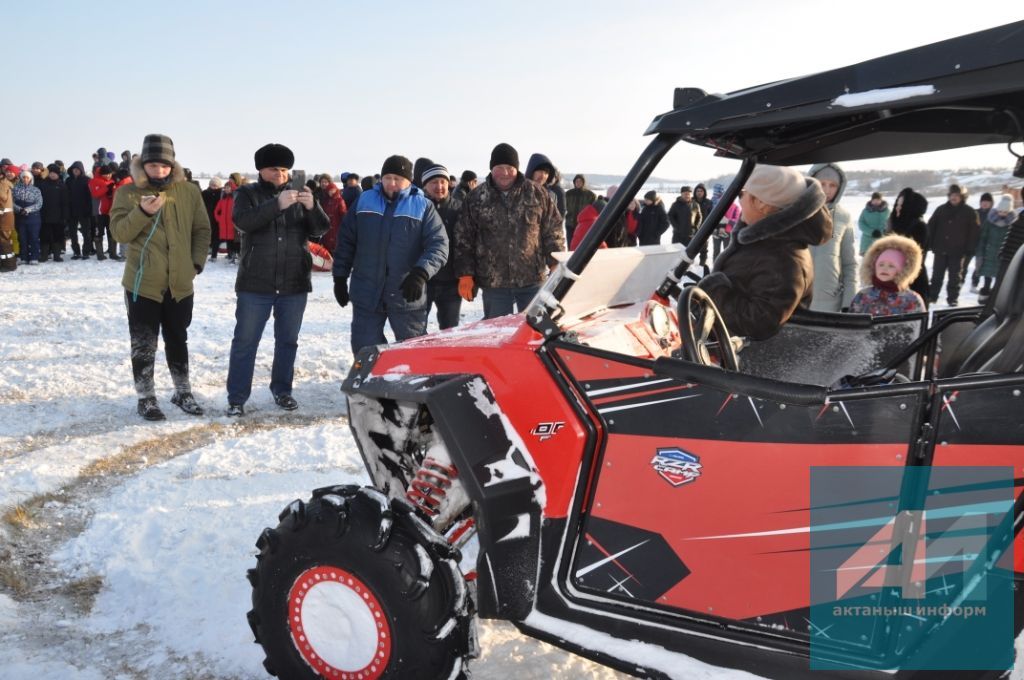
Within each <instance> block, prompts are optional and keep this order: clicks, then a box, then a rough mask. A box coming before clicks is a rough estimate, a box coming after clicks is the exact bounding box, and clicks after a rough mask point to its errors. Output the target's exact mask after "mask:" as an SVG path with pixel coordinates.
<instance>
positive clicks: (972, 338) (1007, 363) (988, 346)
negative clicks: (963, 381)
mask: <svg viewBox="0 0 1024 680" xmlns="http://www.w3.org/2000/svg"><path fill="white" fill-rule="evenodd" d="M1022 333H1024V248H1019V249H1018V250H1017V253H1016V254H1015V255H1014V256H1013V259H1012V260H1011V261H1010V265H1009V267H1007V269H1006V274H1005V275H1004V276H1003V281H1002V282H1001V283H1000V285H999V292H998V293H997V294H996V299H995V303H994V304H993V305H992V315H991V316H990V317H988V318H987V319H985V320H984V321H982V322H981V323H980V324H978V326H977V327H976V328H975V329H974V330H973V331H971V332H970V334H969V335H968V336H967V337H966V338H964V339H963V341H962V342H961V343H960V344H959V345H957V346H956V348H954V349H953V351H952V352H950V353H949V355H948V358H947V359H944V360H943V361H942V364H941V366H940V371H939V372H940V375H939V377H940V378H948V377H951V376H954V375H960V374H962V373H977V372H979V371H997V372H1000V373H1002V372H1012V371H1015V370H1017V367H1018V366H1019V363H1020V358H1019V357H1016V358H1015V357H1011V356H1010V355H1011V354H1014V355H1016V354H1020V353H1021V351H1022V348H1020V347H1016V346H1015V345H1017V344H1020V343H1016V342H1011V341H1010V339H1011V337H1014V338H1017V337H1020V335H1021V334H1022ZM1004 350H1006V351H1005V352H1004Z"/></svg>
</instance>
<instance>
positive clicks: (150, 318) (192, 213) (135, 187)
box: [110, 134, 210, 420]
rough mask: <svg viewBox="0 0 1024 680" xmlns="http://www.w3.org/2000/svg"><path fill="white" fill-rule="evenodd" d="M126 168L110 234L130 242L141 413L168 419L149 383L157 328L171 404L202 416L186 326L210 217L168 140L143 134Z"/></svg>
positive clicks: (129, 286)
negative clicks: (193, 383)
mask: <svg viewBox="0 0 1024 680" xmlns="http://www.w3.org/2000/svg"><path fill="white" fill-rule="evenodd" d="M131 173H132V179H133V180H134V184H125V185H124V186H122V187H120V188H119V189H117V191H116V192H115V193H114V204H113V207H112V208H111V209H110V231H111V233H112V234H113V236H114V238H115V239H116V240H117V241H118V242H119V243H124V244H127V246H128V249H127V257H126V260H125V267H124V276H123V277H122V278H121V285H122V286H124V290H125V293H124V294H125V304H126V306H127V309H128V332H129V335H130V336H131V348H132V349H131V356H132V374H133V375H134V378H135V390H136V392H137V393H138V396H139V404H138V412H139V415H140V416H142V417H143V418H145V419H146V420H163V419H164V418H165V416H164V414H163V412H162V411H161V410H160V407H159V405H157V401H156V388H155V386H154V384H153V364H154V362H155V359H156V347H157V334H158V333H162V334H163V338H164V354H165V355H166V357H167V368H168V369H169V370H170V373H171V379H172V380H173V382H174V395H173V396H172V397H171V403H172V404H175V405H176V406H178V407H180V408H181V410H183V411H185V412H186V413H188V414H191V415H202V413H203V409H202V407H200V406H199V404H197V403H196V400H195V398H194V397H193V396H192V386H191V383H190V382H189V369H188V326H189V324H190V323H191V322H192V300H193V296H192V293H193V289H192V282H193V280H194V279H195V277H196V275H197V274H199V273H200V272H202V270H203V265H204V263H205V262H206V251H207V248H209V245H210V220H209V217H208V216H207V214H206V208H205V206H204V205H203V199H202V195H201V194H200V193H199V189H198V188H197V187H196V186H195V185H194V184H192V183H190V182H188V181H187V180H186V179H185V172H184V170H183V169H182V167H181V165H180V164H179V163H178V162H177V161H176V160H175V158H174V143H173V142H172V141H171V138H170V137H167V136H166V135H158V134H151V135H146V138H145V139H144V140H143V142H142V153H141V154H140V155H139V157H138V158H136V159H134V160H132V163H131Z"/></svg>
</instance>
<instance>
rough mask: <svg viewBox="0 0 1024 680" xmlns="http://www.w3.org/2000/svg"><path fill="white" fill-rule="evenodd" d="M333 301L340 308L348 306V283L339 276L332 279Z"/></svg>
mask: <svg viewBox="0 0 1024 680" xmlns="http://www.w3.org/2000/svg"><path fill="white" fill-rule="evenodd" d="M334 299H335V300H337V301H338V304H339V305H341V306H342V307H344V306H346V305H347V304H348V299H349V298H348V283H346V282H345V279H343V278H341V277H340V276H336V277H335V278H334Z"/></svg>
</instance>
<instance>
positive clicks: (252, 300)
mask: <svg viewBox="0 0 1024 680" xmlns="http://www.w3.org/2000/svg"><path fill="white" fill-rule="evenodd" d="M307 295H308V294H307V293H293V294H291V295H277V294H275V293H238V303H237V304H236V305H235V337H234V338H233V339H232V340H231V359H230V362H229V364H228V403H229V404H244V403H245V402H246V400H247V399H248V398H249V395H250V394H251V393H252V373H253V368H254V367H255V365H256V350H257V349H259V346H260V338H261V337H262V336H263V329H264V328H265V327H266V325H267V319H269V318H270V313H271V312H273V313H274V365H273V367H272V368H271V369H270V391H271V392H272V393H273V395H274V396H275V397H277V396H280V395H282V394H291V393H292V378H293V377H294V374H295V352H296V351H297V350H298V348H299V329H300V328H302V315H303V314H304V313H305V311H306V297H307Z"/></svg>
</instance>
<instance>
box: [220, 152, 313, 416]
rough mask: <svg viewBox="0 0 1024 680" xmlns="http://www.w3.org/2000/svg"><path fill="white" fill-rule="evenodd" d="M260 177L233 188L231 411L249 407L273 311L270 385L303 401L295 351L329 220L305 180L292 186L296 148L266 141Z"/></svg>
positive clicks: (277, 395) (284, 404)
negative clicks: (295, 388) (315, 244)
mask: <svg viewBox="0 0 1024 680" xmlns="http://www.w3.org/2000/svg"><path fill="white" fill-rule="evenodd" d="M255 161H256V170H258V171H259V179H258V180H257V181H256V182H255V183H252V184H246V185H244V186H242V187H239V189H238V191H237V192H235V207H234V212H233V218H234V222H235V231H236V233H237V237H238V238H239V239H240V241H241V246H240V255H241V259H240V260H239V265H238V276H237V278H236V279H235V292H236V294H237V295H238V301H237V304H236V306H235V335H234V338H233V339H232V341H231V358H230V363H229V366H228V384H227V390H228V410H227V414H228V415H229V416H241V415H244V414H245V402H246V401H248V399H249V395H250V393H251V392H252V377H253V369H254V367H255V364H256V351H257V350H258V349H259V344H260V337H261V336H262V335H263V328H264V327H265V326H266V324H267V319H269V318H270V314H271V312H273V314H274V363H273V367H272V368H271V372H270V392H271V393H272V394H273V395H274V403H276V404H277V405H278V406H279V407H280V408H282V409H284V410H286V411H293V410H295V409H296V408H298V406H299V405H298V402H296V401H295V398H294V397H292V379H293V376H294V372H295V371H294V369H295V354H296V352H297V351H298V346H299V328H301V326H302V316H303V314H304V313H305V310H306V298H307V296H308V295H309V292H310V291H312V290H313V284H312V279H311V278H310V271H311V270H312V257H311V256H310V254H309V250H308V248H307V242H308V240H309V238H310V237H311V236H321V235H322V234H324V233H325V232H326V231H327V229H328V228H329V227H330V220H328V218H327V214H326V213H325V212H324V211H323V208H321V207H320V205H319V204H318V203H316V201H315V200H314V199H313V193H312V192H311V191H310V190H309V189H308V187H306V186H305V185H299V186H294V184H293V183H292V182H290V181H289V180H290V179H291V178H290V177H289V173H290V171H291V169H292V167H293V166H294V165H295V155H294V154H293V153H292V151H291V149H289V148H288V147H286V146H284V145H283V144H273V143H271V144H267V145H265V146H262V147H260V148H259V149H258V150H257V151H256V155H255Z"/></svg>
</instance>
